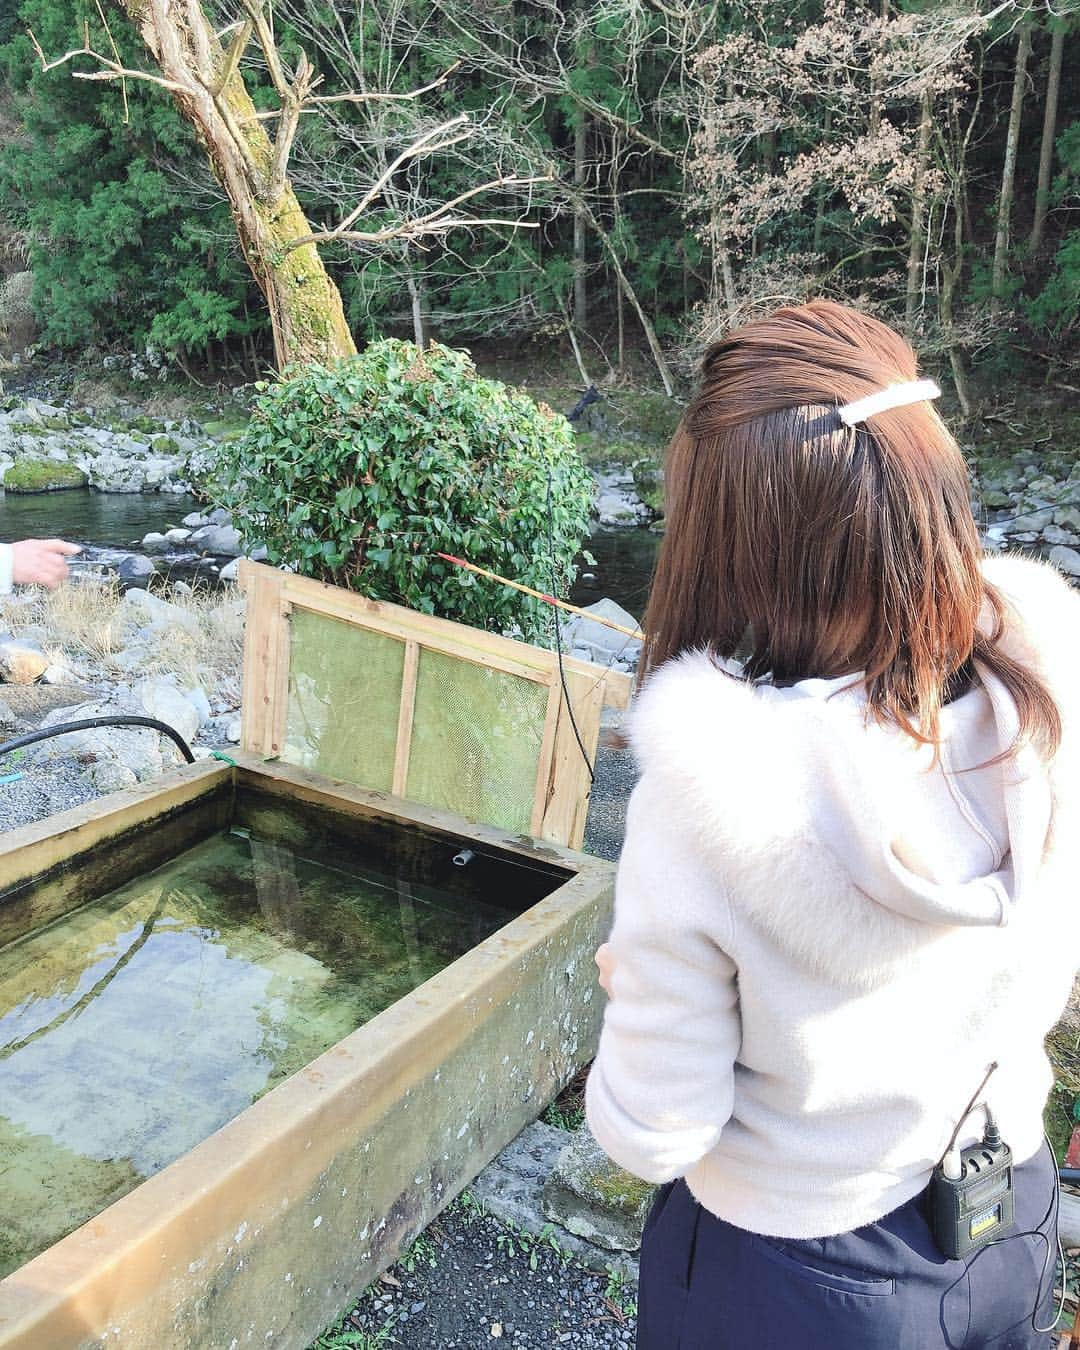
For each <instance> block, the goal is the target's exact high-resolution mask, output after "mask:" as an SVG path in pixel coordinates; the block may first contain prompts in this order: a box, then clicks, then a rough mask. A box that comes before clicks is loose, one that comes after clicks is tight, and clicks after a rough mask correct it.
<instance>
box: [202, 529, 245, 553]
mask: <svg viewBox="0 0 1080 1350" xmlns="http://www.w3.org/2000/svg"><path fill="white" fill-rule="evenodd" d="M190 542H191V543H193V544H197V545H198V547H199V548H200V549H201V550H202V551H203V552H204V553H220V554H224V555H225V556H226V557H229V558H237V557H239V556H240V555H241V554H242V553H243V551H244V546H243V544H241V542H240V536H239V534H238V533H237V532H236V530H234V529H233V527H232V526H231V525H204V526H203V527H202V529H201V530H196V531H195V533H194V534H193V535H192V536H191V541H190Z"/></svg>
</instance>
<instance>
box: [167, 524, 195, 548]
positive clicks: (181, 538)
mask: <svg viewBox="0 0 1080 1350" xmlns="http://www.w3.org/2000/svg"><path fill="white" fill-rule="evenodd" d="M165 538H166V539H167V540H168V541H169V543H170V544H183V543H186V542H187V540H189V539H190V538H191V531H190V530H181V529H178V528H176V529H172V530H166V531H165Z"/></svg>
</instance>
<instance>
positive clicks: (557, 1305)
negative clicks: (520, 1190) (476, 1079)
mask: <svg viewBox="0 0 1080 1350" xmlns="http://www.w3.org/2000/svg"><path fill="white" fill-rule="evenodd" d="M634 1298H635V1291H634V1290H633V1289H628V1288H627V1287H626V1285H625V1283H623V1282H620V1281H619V1280H618V1279H617V1278H612V1277H611V1276H609V1275H606V1274H603V1273H599V1272H597V1271H594V1270H586V1269H585V1268H584V1267H582V1266H580V1265H578V1264H577V1263H576V1262H575V1261H573V1260H568V1259H567V1258H566V1256H565V1254H563V1253H560V1252H559V1251H558V1250H557V1249H556V1248H555V1247H553V1246H551V1245H549V1244H548V1243H547V1242H545V1241H543V1240H538V1239H535V1238H530V1237H529V1236H527V1235H525V1234H521V1233H517V1232H515V1231H514V1230H512V1229H509V1228H507V1227H505V1226H504V1225H503V1224H501V1223H499V1222H498V1220H496V1219H493V1218H492V1217H491V1216H490V1215H487V1214H485V1213H484V1212H483V1210H482V1209H480V1208H479V1207H478V1206H477V1205H476V1203H475V1202H474V1201H471V1198H469V1197H468V1193H466V1196H465V1197H462V1198H461V1199H459V1200H457V1201H455V1202H454V1204H452V1205H451V1206H450V1207H449V1208H448V1209H447V1210H446V1211H445V1212H444V1213H443V1214H442V1215H441V1216H440V1217H439V1218H438V1219H437V1220H436V1221H435V1222H434V1223H433V1224H431V1225H430V1227H429V1228H427V1229H426V1231H425V1232H424V1233H423V1234H422V1235H421V1236H420V1237H419V1238H418V1239H417V1241H416V1242H415V1243H414V1244H413V1246H412V1247H411V1248H410V1250H409V1251H408V1252H407V1253H406V1254H405V1256H404V1257H403V1258H402V1259H401V1261H399V1262H398V1263H397V1265H395V1266H393V1267H392V1268H391V1269H390V1270H389V1271H388V1272H387V1273H386V1274H385V1275H383V1276H382V1277H381V1278H380V1279H379V1280H378V1281H376V1283H375V1284H374V1285H372V1286H371V1288H370V1289H368V1290H367V1291H366V1292H365V1293H364V1294H362V1295H361V1297H360V1299H359V1301H358V1303H357V1304H356V1306H355V1307H354V1308H353V1309H352V1310H351V1311H350V1312H349V1313H348V1314H347V1315H346V1316H345V1317H344V1318H343V1319H342V1320H341V1322H340V1323H339V1324H338V1326H336V1327H334V1328H333V1329H331V1330H329V1331H327V1332H325V1333H324V1334H323V1335H322V1336H321V1337H320V1338H319V1339H318V1340H317V1341H316V1342H315V1344H314V1346H313V1347H312V1350H338V1347H341V1350H344V1347H346V1346H355V1347H358V1348H360V1350H375V1347H377V1346H378V1347H382V1346H400V1347H403V1348H404V1350H408V1348H409V1347H412V1348H413V1350H480V1347H491V1346H495V1345H497V1344H505V1345H508V1346H513V1347H514V1348H515V1350H552V1347H556V1348H557V1347H561V1346H566V1347H567V1350H600V1348H601V1347H610V1346H615V1347H625V1346H632V1345H633V1344H634V1336H635V1322H634V1311H635V1309H634Z"/></svg>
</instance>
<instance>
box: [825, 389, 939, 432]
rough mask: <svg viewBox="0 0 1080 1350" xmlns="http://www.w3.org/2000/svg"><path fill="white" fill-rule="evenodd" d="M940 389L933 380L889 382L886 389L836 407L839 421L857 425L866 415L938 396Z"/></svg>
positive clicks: (847, 424)
mask: <svg viewBox="0 0 1080 1350" xmlns="http://www.w3.org/2000/svg"><path fill="white" fill-rule="evenodd" d="M940 397H941V390H940V389H939V388H938V387H937V385H936V384H935V383H934V381H933V380H905V381H904V383H903V384H890V385H889V386H888V388H887V389H879V390H878V391H877V393H876V394H867V396H866V397H865V398H858V399H856V400H855V402H854V403H845V404H844V406H843V407H842V408H837V410H836V411H837V412H838V413H839V414H840V421H841V422H843V423H844V424H845V426H849V427H854V426H858V424H859V423H860V422H865V421H866V419H867V418H868V417H874V416H876V415H877V414H878V413H883V412H888V411H889V410H890V408H906V407H907V405H908V404H909V403H922V402H923V401H924V400H926V399H931V398H940Z"/></svg>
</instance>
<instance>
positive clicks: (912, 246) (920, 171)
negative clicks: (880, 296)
mask: <svg viewBox="0 0 1080 1350" xmlns="http://www.w3.org/2000/svg"><path fill="white" fill-rule="evenodd" d="M930 128H931V118H930V91H929V90H924V91H923V96H922V116H921V117H920V119H919V144H918V148H917V150H916V152H915V183H914V187H913V190H912V195H911V238H910V240H909V241H908V262H907V294H906V303H905V306H904V317H905V318H906V320H907V326H908V328H909V329H910V328H911V327H912V325H913V324H914V322H915V313H916V311H917V310H918V308H919V272H920V270H921V268H922V257H923V249H924V248H925V246H926V170H927V167H928V161H929V159H930Z"/></svg>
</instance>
